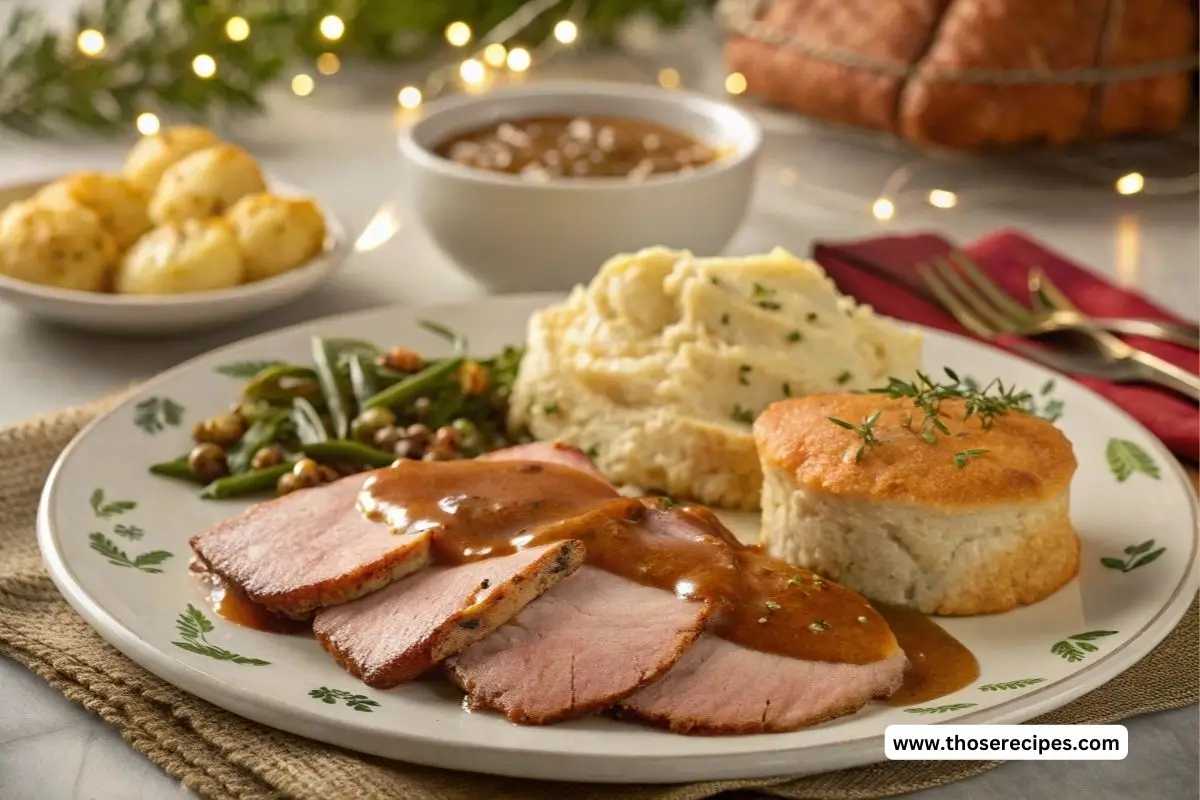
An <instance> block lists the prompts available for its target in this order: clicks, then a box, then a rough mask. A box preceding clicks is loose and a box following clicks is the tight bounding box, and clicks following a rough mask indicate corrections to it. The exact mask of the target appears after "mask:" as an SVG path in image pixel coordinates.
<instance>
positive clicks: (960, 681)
mask: <svg viewBox="0 0 1200 800" xmlns="http://www.w3.org/2000/svg"><path fill="white" fill-rule="evenodd" d="M876 609H877V610H878V611H879V613H880V614H881V615H882V616H883V618H884V619H885V620H887V623H888V626H889V627H890V628H891V629H892V632H893V633H894V634H896V639H897V641H899V642H900V648H901V649H902V650H904V653H905V654H906V655H907V656H908V661H909V664H910V665H911V666H910V667H909V669H908V672H907V673H906V674H905V676H904V683H903V684H902V685H901V686H900V688H899V689H898V690H897V691H896V693H895V694H893V695H892V696H891V697H889V698H888V700H887V703H888V705H892V706H910V705H914V704H916V703H925V702H928V701H930V700H933V699H935V698H938V697H945V696H946V695H948V694H950V693H952V692H957V691H958V690H959V689H961V688H963V687H964V686H969V685H971V684H972V683H974V682H975V680H976V679H977V678H978V677H979V662H978V661H976V660H975V655H974V654H973V653H972V652H971V651H970V650H968V649H967V648H966V647H965V646H964V645H963V644H962V642H960V641H958V640H957V639H955V638H954V637H953V636H951V635H950V634H949V633H947V632H946V631H945V630H944V629H943V628H942V627H941V626H940V625H938V624H937V623H936V622H934V621H933V620H931V619H930V618H929V617H927V616H925V615H924V614H921V613H919V612H916V611H910V610H908V609H904V608H895V607H892V606H884V605H879V606H876Z"/></svg>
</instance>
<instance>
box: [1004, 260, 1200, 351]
mask: <svg viewBox="0 0 1200 800" xmlns="http://www.w3.org/2000/svg"><path fill="white" fill-rule="evenodd" d="M1027 283H1028V286H1029V294H1030V297H1031V299H1032V300H1033V303H1034V305H1035V306H1037V310H1038V312H1040V313H1041V314H1047V315H1049V317H1048V320H1047V321H1048V322H1050V323H1051V324H1054V323H1058V324H1065V323H1069V322H1076V321H1078V318H1079V317H1083V318H1084V319H1085V320H1086V319H1090V321H1091V322H1092V323H1094V324H1095V325H1096V327H1098V328H1100V329H1101V330H1106V331H1109V332H1110V333H1121V334H1126V335H1129V336H1145V337H1147V338H1149V339H1160V340H1162V341H1164V342H1173V343H1175V344H1181V345H1183V346H1184V347H1190V348H1192V349H1193V350H1200V328H1197V327H1196V326H1195V325H1180V324H1178V323H1174V322H1159V321H1157V320H1151V319H1132V318H1128V317H1121V318H1115V319H1098V318H1096V317H1091V318H1088V317H1087V315H1086V314H1084V313H1083V312H1082V311H1080V310H1079V308H1078V307H1077V306H1076V305H1075V304H1074V303H1072V302H1071V300H1070V298H1068V297H1067V296H1066V295H1065V294H1063V292H1062V290H1061V289H1059V288H1058V287H1057V286H1055V285H1054V284H1053V283H1051V282H1050V278H1049V277H1048V276H1047V275H1046V273H1045V272H1043V271H1042V270H1041V269H1040V268H1038V267H1034V268H1033V269H1031V270H1030V271H1029V277H1028V279H1027ZM1047 327H1049V326H1047Z"/></svg>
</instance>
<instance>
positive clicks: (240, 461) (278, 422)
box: [226, 398, 307, 474]
mask: <svg viewBox="0 0 1200 800" xmlns="http://www.w3.org/2000/svg"><path fill="white" fill-rule="evenodd" d="M296 400H298V401H300V402H307V401H306V400H304V399H303V398H296ZM287 418H288V412H287V410H286V409H282V408H272V409H271V412H270V413H269V414H264V415H263V416H262V417H260V418H259V419H257V420H255V421H254V422H253V423H251V425H250V427H249V428H247V429H246V432H245V433H243V434H242V438H241V439H239V440H238V442H237V444H236V445H234V446H233V447H231V448H229V450H228V452H227V453H226V463H227V464H228V465H229V471H230V472H232V473H234V474H237V473H241V472H245V471H246V470H248V469H250V461H251V460H252V459H253V458H254V454H255V453H257V452H258V451H259V450H261V449H262V448H264V447H266V446H267V445H269V444H274V443H275V442H277V441H278V440H279V429H280V427H281V426H282V425H283V423H284V421H285V420H286V419H287Z"/></svg>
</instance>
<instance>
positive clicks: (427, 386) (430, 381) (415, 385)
mask: <svg viewBox="0 0 1200 800" xmlns="http://www.w3.org/2000/svg"><path fill="white" fill-rule="evenodd" d="M464 360H465V359H464V358H463V357H462V356H458V357H456V358H448V359H446V360H445V361H439V362H437V363H436V364H432V365H430V366H428V367H426V368H425V369H423V370H421V371H420V372H418V373H417V374H416V375H413V376H411V377H409V378H406V379H405V380H402V381H400V382H399V383H397V384H395V385H394V386H389V387H388V388H386V389H384V390H383V391H381V392H379V393H378V394H376V395H374V396H373V397H370V398H368V399H367V402H366V403H364V404H363V405H364V407H366V408H375V407H376V406H384V407H385V408H393V409H394V408H395V407H396V406H399V405H400V404H401V403H403V402H405V401H408V400H411V399H414V398H416V397H417V396H419V395H422V394H424V393H426V392H428V391H429V390H431V389H433V388H434V387H436V386H437V385H438V383H440V382H441V381H443V380H445V379H446V378H448V377H450V376H451V375H453V374H454V372H455V370H457V369H458V368H459V367H461V366H462V364H463V361H464ZM343 438H344V437H343Z"/></svg>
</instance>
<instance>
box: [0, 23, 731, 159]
mask: <svg viewBox="0 0 1200 800" xmlns="http://www.w3.org/2000/svg"><path fill="white" fill-rule="evenodd" d="M535 3H536V5H537V8H535V9H532V10H535V11H536V10H538V9H544V11H543V13H540V14H530V15H529V16H530V17H531V19H530V20H529V21H528V22H526V23H525V24H523V25H521V26H519V29H518V30H516V31H514V32H513V33H512V35H511V36H507V37H506V38H505V42H504V43H511V44H512V45H517V44H520V45H522V46H525V47H536V46H538V45H539V44H540V43H541V42H542V41H544V40H546V39H547V38H548V37H549V36H550V34H551V32H552V30H553V27H554V24H555V23H556V22H557V21H558V20H560V19H563V18H564V17H567V16H568V15H572V16H573V17H574V19H575V20H576V22H577V24H578V25H579V28H580V35H581V40H582V41H586V42H588V43H604V42H606V41H610V40H611V39H612V38H613V36H614V35H615V34H616V32H617V31H618V29H619V28H620V26H621V25H622V23H624V22H626V21H627V20H629V19H630V18H632V17H633V16H635V15H646V16H649V17H651V18H653V19H655V20H657V21H658V22H659V23H661V24H663V25H665V26H672V25H677V24H679V23H680V22H682V21H683V20H684V19H685V18H686V17H687V15H688V13H689V12H690V11H691V10H693V9H696V8H707V7H710V6H712V4H713V0H591V1H590V2H588V3H587V4H575V3H571V2H568V0H563V1H562V2H553V0H534V2H533V3H531V2H529V0H492V1H491V2H488V3H478V2H474V0H404V2H396V0H243V1H242V2H237V1H236V0H85V2H84V3H83V5H82V6H81V7H80V9H79V11H78V12H77V13H76V14H75V17H74V18H73V20H72V22H71V24H69V25H67V26H66V27H64V28H54V27H52V26H50V25H49V24H47V22H46V20H45V19H44V17H43V15H42V13H41V11H40V9H39V8H38V6H37V5H36V3H35V2H34V1H33V0H27V2H26V3H25V4H24V5H23V6H21V7H19V8H17V9H16V10H15V11H13V13H12V14H11V16H9V18H8V24H7V27H6V28H5V29H4V30H3V32H2V34H0V36H2V38H0V75H3V76H4V80H3V81H0V126H2V127H5V128H9V129H12V130H16V131H19V132H23V133H26V134H30V135H40V134H45V133H47V132H50V131H51V130H53V129H56V128H59V127H64V126H67V127H76V128H84V129H89V130H92V131H100V132H112V131H118V130H127V129H129V127H130V126H131V124H132V123H133V121H134V120H135V119H136V118H137V116H138V114H140V113H141V112H144V111H154V112H159V113H162V112H167V113H169V114H171V115H173V116H181V117H185V118H189V119H195V120H203V119H204V118H205V117H206V116H207V115H208V114H209V112H212V111H215V110H218V109H220V110H224V111H228V112H254V111H259V110H261V109H262V107H263V102H264V91H265V89H266V88H267V87H268V86H269V85H270V84H271V83H272V82H273V81H274V80H275V79H277V78H278V77H280V75H281V74H282V73H283V72H284V70H285V68H287V67H288V65H290V64H295V63H298V62H305V63H312V60H313V59H315V58H317V57H318V56H319V55H321V54H323V53H333V54H334V55H336V56H338V58H339V59H342V60H345V59H348V58H365V59H373V60H384V61H411V60H415V59H420V58H427V57H431V56H434V55H437V54H438V53H439V52H441V51H442V50H443V48H444V49H445V50H446V51H447V52H448V51H449V50H450V48H449V46H448V45H446V43H445V41H444V38H443V35H444V31H445V29H446V26H447V25H449V24H450V23H451V22H455V21H461V22H465V23H467V24H468V25H469V26H470V27H471V29H472V31H474V32H475V34H476V41H478V39H479V38H480V37H481V36H482V35H484V34H486V33H487V32H488V31H490V30H491V29H492V28H494V27H495V26H497V25H498V24H500V23H501V22H503V21H505V20H508V19H509V18H510V17H512V16H513V14H514V13H516V12H518V11H519V10H521V9H522V8H523V7H526V6H527V5H528V6H533V5H534V4H535ZM329 15H334V16H337V17H339V18H340V19H341V20H343V21H344V23H345V27H344V32H343V33H342V34H341V35H340V36H338V37H337V38H336V39H334V40H329V39H327V38H325V37H324V36H323V35H322V34H321V31H320V23H321V20H322V19H324V18H325V17H326V16H329ZM232 16H239V17H241V18H242V19H244V20H245V21H246V23H247V24H248V25H249V36H248V37H246V38H244V39H243V40H242V41H234V40H233V39H231V38H230V37H229V35H228V34H227V33H226V29H225V28H226V24H227V23H228V21H229V19H230V17H232ZM84 31H98V32H99V33H100V34H101V35H102V36H103V37H104V48H103V50H102V51H101V52H99V53H96V54H94V55H88V54H85V53H84V52H82V51H81V50H80V48H79V47H78V46H77V42H78V41H79V35H80V33H81V32H84ZM505 32H507V31H505ZM93 38H94V37H93ZM455 53H456V55H458V56H459V57H463V51H461V50H456V51H455ZM200 54H207V55H209V56H211V57H212V58H213V59H214V60H215V61H216V64H217V69H216V72H215V74H213V75H212V76H211V77H209V78H203V77H200V76H198V75H196V74H195V72H194V71H193V70H192V60H193V59H194V58H195V57H196V56H197V55H200Z"/></svg>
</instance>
